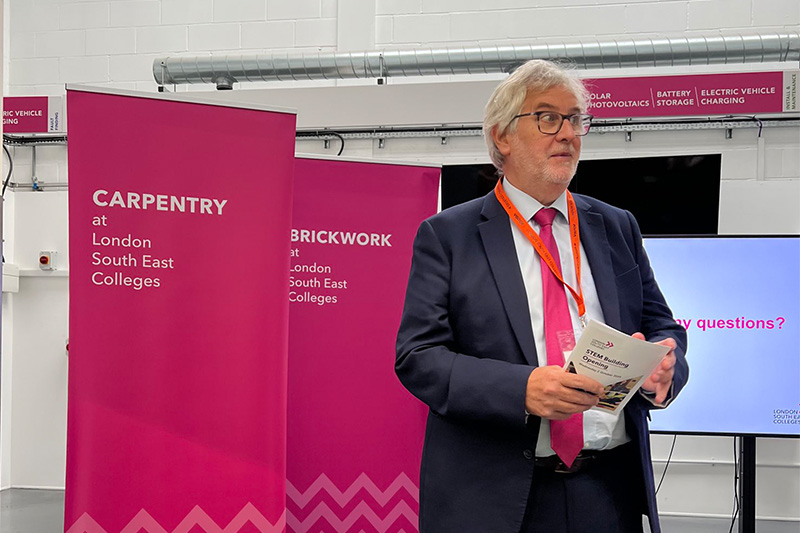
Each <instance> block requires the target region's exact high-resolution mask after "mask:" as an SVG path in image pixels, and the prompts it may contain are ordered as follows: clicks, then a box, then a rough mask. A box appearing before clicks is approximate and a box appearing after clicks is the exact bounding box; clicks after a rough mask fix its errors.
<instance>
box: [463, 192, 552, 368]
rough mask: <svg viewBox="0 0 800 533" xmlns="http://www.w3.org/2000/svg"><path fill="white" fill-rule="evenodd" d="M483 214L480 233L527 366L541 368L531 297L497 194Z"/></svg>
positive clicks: (487, 202)
mask: <svg viewBox="0 0 800 533" xmlns="http://www.w3.org/2000/svg"><path fill="white" fill-rule="evenodd" d="M481 215H482V216H483V217H484V218H485V219H486V220H485V221H484V222H481V223H480V224H478V230H479V231H480V235H481V240H482V241H483V247H484V250H485V252H486V257H487V258H488V259H489V266H490V268H491V270H492V275H493V276H494V281H495V283H496V284H497V288H498V290H499V291H500V298H501V299H502V300H503V306H504V307H505V311H506V315H507V316H508V319H509V321H510V322H511V328H512V329H513V330H514V335H515V337H516V339H517V342H518V343H519V347H520V349H521V350H522V353H523V355H524V356H525V359H526V360H527V362H528V364H530V365H533V366H538V358H537V356H536V346H535V344H534V342H533V331H532V330H531V316H530V312H529V311H528V297H527V295H526V293H525V284H524V283H523V281H522V273H521V272H520V269H519V262H518V261H517V250H516V248H515V246H514V238H513V237H512V235H511V225H510V222H509V219H508V215H506V212H505V211H504V210H503V207H502V206H501V205H500V202H498V201H497V198H495V196H494V193H490V194H489V195H488V196H486V197H485V199H484V202H483V210H482V211H481Z"/></svg>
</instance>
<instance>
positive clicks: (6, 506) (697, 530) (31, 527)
mask: <svg viewBox="0 0 800 533" xmlns="http://www.w3.org/2000/svg"><path fill="white" fill-rule="evenodd" d="M661 526H662V530H663V531H664V533H714V532H719V533H727V531H728V529H729V527H730V521H729V520H722V519H709V518H705V519H697V518H678V517H662V518H661ZM737 526H738V524H737ZM648 529H649V528H645V531H647V530H648ZM798 529H800V528H798V523H797V522H767V521H761V520H760V521H758V524H757V525H756V531H758V533H794V532H797V531H798ZM63 531H64V491H63V490H35V489H8V490H3V491H0V533H62V532H63ZM734 531H738V527H734Z"/></svg>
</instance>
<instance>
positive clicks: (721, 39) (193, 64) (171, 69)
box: [153, 32, 800, 89]
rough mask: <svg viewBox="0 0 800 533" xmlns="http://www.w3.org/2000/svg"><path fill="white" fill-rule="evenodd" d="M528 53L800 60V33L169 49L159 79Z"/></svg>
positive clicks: (497, 64) (158, 64)
mask: <svg viewBox="0 0 800 533" xmlns="http://www.w3.org/2000/svg"><path fill="white" fill-rule="evenodd" d="M529 59H568V60H571V61H573V62H574V63H575V64H576V66H577V67H578V68H580V69H586V70H589V69H607V68H627V67H661V66H672V67H675V66H685V65H715V64H728V63H765V62H783V61H794V62H800V33H797V32H788V33H755V34H739V35H715V36H710V37H705V36H700V37H697V36H695V37H669V38H666V37H665V38H661V39H636V40H619V39H615V40H608V41H590V40H580V41H574V42H564V43H552V44H550V43H548V44H525V45H507V46H501V45H498V46H481V47H459V48H441V49H432V48H425V49H413V50H384V51H372V52H328V53H296V54H292V53H270V54H238V55H211V54H207V55H203V56H182V57H181V56H179V57H163V58H158V59H156V60H154V61H153V75H154V76H155V79H156V82H157V83H158V84H159V85H172V84H185V83H214V84H216V86H217V89H232V88H233V84H234V83H236V82H240V83H243V82H254V81H291V80H330V79H352V78H390V77H396V76H433V75H438V76H441V75H452V74H485V73H501V72H510V71H513V70H514V69H515V68H516V67H517V66H519V65H520V64H522V63H524V62H525V61H527V60H529Z"/></svg>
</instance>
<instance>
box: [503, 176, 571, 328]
mask: <svg viewBox="0 0 800 533" xmlns="http://www.w3.org/2000/svg"><path fill="white" fill-rule="evenodd" d="M502 182H503V180H497V186H496V187H495V188H494V194H495V196H497V200H498V201H499V202H500V205H502V206H503V209H505V210H506V213H508V216H509V217H511V220H513V221H514V224H516V225H517V227H518V228H519V230H520V231H521V232H522V233H523V235H525V236H526V237H527V238H528V240H529V241H531V244H532V245H533V248H534V249H535V250H536V253H538V254H539V257H541V258H542V260H543V261H544V262H545V263H546V264H547V266H548V267H549V268H550V272H552V273H553V275H554V276H555V277H556V278H558V281H560V282H561V283H562V284H563V285H564V286H565V287H566V288H567V290H569V292H570V293H571V294H572V297H573V298H575V303H577V304H578V314H579V315H580V318H581V325H585V316H586V304H585V303H584V301H583V288H582V287H581V237H580V232H579V231H578V209H577V208H576V207H575V200H574V199H573V198H572V194H570V192H569V191H567V211H568V212H569V234H570V244H571V245H572V259H573V261H574V262H575V278H576V281H577V283H578V290H577V291H575V289H573V288H572V287H570V286H569V284H568V283H567V282H566V281H564V278H563V277H562V276H561V267H560V266H559V265H558V264H557V263H556V261H555V259H553V256H552V254H550V252H549V251H548V250H547V247H546V246H545V245H544V243H543V242H542V239H541V237H539V235H537V233H536V232H535V231H533V228H532V227H531V226H530V224H528V221H527V220H525V219H524V218H522V215H521V214H520V212H519V209H517V206H515V205H514V204H513V203H512V202H511V200H510V199H509V198H508V195H507V194H506V191H504V190H503V183H502Z"/></svg>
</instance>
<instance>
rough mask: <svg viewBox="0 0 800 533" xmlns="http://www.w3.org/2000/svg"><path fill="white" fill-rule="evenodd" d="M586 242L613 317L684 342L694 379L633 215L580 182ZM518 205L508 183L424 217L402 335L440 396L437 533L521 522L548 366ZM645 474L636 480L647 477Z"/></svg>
mask: <svg viewBox="0 0 800 533" xmlns="http://www.w3.org/2000/svg"><path fill="white" fill-rule="evenodd" d="M574 198H575V202H576V205H577V208H578V219H579V227H580V235H581V243H582V244H583V247H584V250H585V252H586V256H587V259H588V261H589V264H590V266H591V269H592V276H593V277H594V281H595V285H596V287H597V293H598V296H599V299H600V305H601V307H602V309H603V315H604V317H605V320H606V323H607V324H608V325H610V326H612V327H614V328H616V329H618V330H621V331H623V332H625V333H628V334H631V333H634V332H636V331H641V332H642V333H644V335H645V336H646V338H647V339H648V340H651V341H655V340H660V339H663V338H666V337H672V338H674V339H675V340H676V341H677V343H678V349H677V350H676V354H677V365H676V367H675V378H674V385H673V389H672V392H671V396H673V397H674V395H675V394H677V393H678V391H679V390H680V389H681V387H683V385H684V384H685V383H686V379H687V378H688V367H687V365H686V360H685V358H684V353H685V350H686V332H685V330H684V329H683V328H682V327H681V326H680V325H678V324H677V323H676V322H675V321H674V320H673V318H672V313H671V311H670V309H669V307H668V306H667V304H666V302H665V300H664V297H663V296H662V294H661V291H660V290H659V288H658V286H657V284H656V281H655V279H654V277H653V272H652V271H651V269H650V263H649V261H648V259H647V256H646V254H645V252H644V249H643V248H642V237H641V234H640V232H639V228H638V225H637V224H636V221H635V220H634V218H633V216H632V215H631V214H630V213H629V212H627V211H623V210H621V209H618V208H615V207H612V206H610V205H608V204H605V203H602V202H600V201H598V200H595V199H592V198H589V197H585V196H581V195H577V194H576V195H574ZM531 328H532V326H531V319H530V314H529V312H528V303H527V297H526V293H525V287H524V285H523V281H522V274H521V273H520V268H519V262H518V260H517V255H516V248H515V247H514V241H513V237H512V233H511V226H510V222H509V218H508V215H507V214H506V213H505V211H504V210H503V208H502V206H501V205H500V203H499V202H498V201H497V199H496V198H495V196H494V193H490V194H489V195H487V196H485V197H483V198H479V199H477V200H473V201H471V202H467V203H465V204H462V205H459V206H456V207H453V208H451V209H447V210H445V211H442V212H441V213H439V214H437V215H435V216H433V217H431V218H429V219H428V220H426V221H424V222H423V223H422V225H421V226H420V228H419V231H418V233H417V236H416V239H415V241H414V255H413V261H412V266H411V274H410V277H409V282H408V289H407V292H406V300H405V307H404V310H403V316H402V321H401V325H400V330H399V333H398V337H397V361H396V365H395V368H396V372H397V375H398V377H399V378H400V380H401V381H402V383H403V384H404V385H405V387H406V388H408V390H409V391H411V392H412V393H413V394H414V395H415V396H416V397H417V398H419V399H420V400H422V401H423V402H425V403H426V404H427V405H428V406H429V407H430V413H429V416H428V421H427V426H426V433H425V443H424V448H423V456H422V465H421V481H420V496H421V498H420V530H421V531H422V532H423V533H450V532H452V533H464V532H465V531H476V532H478V531H479V532H481V533H486V532H497V533H518V532H519V530H520V527H521V524H522V520H523V515H524V513H525V507H526V504H527V499H528V494H529V490H530V486H531V482H532V481H534V482H535V480H533V475H534V471H533V460H532V456H533V452H535V449H536V439H537V436H538V425H539V419H538V418H537V417H530V418H531V419H532V422H533V423H531V420H529V422H528V424H527V426H526V423H525V391H526V386H527V381H528V376H529V375H530V373H531V370H532V367H535V366H537V365H538V359H537V355H536V348H535V346H534V340H533V332H532V329H531ZM651 408H653V405H652V404H650V403H649V402H648V401H647V400H646V399H644V398H642V397H640V396H637V397H635V398H634V399H633V400H631V401H630V402H629V403H628V405H627V406H626V407H625V410H624V412H625V416H626V424H627V425H626V427H627V430H628V434H629V435H630V437H631V439H632V440H633V442H634V443H635V444H636V446H637V448H638V451H639V455H640V460H641V465H642V472H643V480H642V481H643V483H644V486H643V487H642V491H641V493H642V505H643V512H646V513H647V514H648V515H649V516H650V522H651V529H652V531H653V532H654V533H658V531H659V527H658V519H657V515H656V501H655V490H654V483H653V471H652V464H651V459H650V444H649V434H648V427H647V417H648V410H649V409H651ZM638 482H639V481H638V480H632V483H638Z"/></svg>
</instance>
